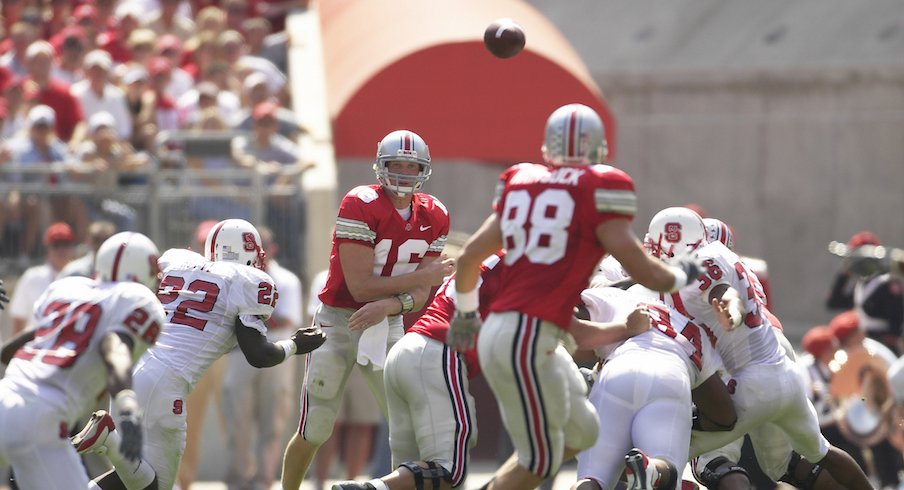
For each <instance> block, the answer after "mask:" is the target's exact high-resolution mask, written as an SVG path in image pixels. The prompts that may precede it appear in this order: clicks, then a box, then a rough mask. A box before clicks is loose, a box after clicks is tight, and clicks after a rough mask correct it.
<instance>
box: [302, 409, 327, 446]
mask: <svg viewBox="0 0 904 490" xmlns="http://www.w3.org/2000/svg"><path fill="white" fill-rule="evenodd" d="M335 423H336V412H335V411H334V410H333V409H331V408H330V407H327V406H317V407H308V412H307V413H306V414H304V424H302V426H301V427H299V430H298V432H299V434H301V437H302V438H304V440H305V441H308V442H310V443H311V444H314V445H317V446H319V445H321V444H323V443H324V442H326V440H327V439H329V438H330V435H331V434H332V433H333V424H335Z"/></svg>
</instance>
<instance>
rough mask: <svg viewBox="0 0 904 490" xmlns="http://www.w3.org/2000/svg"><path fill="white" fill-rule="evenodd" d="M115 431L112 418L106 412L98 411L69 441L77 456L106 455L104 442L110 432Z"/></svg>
mask: <svg viewBox="0 0 904 490" xmlns="http://www.w3.org/2000/svg"><path fill="white" fill-rule="evenodd" d="M115 429H116V424H114V423H113V417H111V416H110V414H109V413H107V411H106V410H98V411H96V412H94V414H93V415H92V416H91V420H89V421H88V424H87V425H85V428H84V429H82V430H81V432H79V433H78V434H76V435H74V436H72V437H71V438H70V440H71V441H72V445H73V446H75V450H76V451H77V452H78V453H79V454H86V453H95V454H106V453H107V446H104V442H106V440H107V436H108V435H110V432H112V431H114V430H115Z"/></svg>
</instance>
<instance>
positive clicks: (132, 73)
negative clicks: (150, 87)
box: [122, 66, 148, 85]
mask: <svg viewBox="0 0 904 490" xmlns="http://www.w3.org/2000/svg"><path fill="white" fill-rule="evenodd" d="M147 79H148V71H147V70H145V69H144V68H143V67H140V66H136V67H134V68H131V69H129V71H127V72H125V73H124V74H123V75H122V83H123V84H125V85H132V84H133V83H135V82H137V81H139V80H145V81H147Z"/></svg>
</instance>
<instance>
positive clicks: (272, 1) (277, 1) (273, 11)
mask: <svg viewBox="0 0 904 490" xmlns="http://www.w3.org/2000/svg"><path fill="white" fill-rule="evenodd" d="M309 3H310V1H309V0H252V1H251V4H252V10H253V11H254V15H260V16H262V17H265V18H267V19H268V20H269V21H270V23H272V24H273V29H274V30H275V31H282V30H284V29H285V28H286V15H288V13H289V11H290V10H293V9H306V8H308V4H309Z"/></svg>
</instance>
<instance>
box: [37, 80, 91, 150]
mask: <svg viewBox="0 0 904 490" xmlns="http://www.w3.org/2000/svg"><path fill="white" fill-rule="evenodd" d="M33 100H34V102H35V103H36V104H44V105H47V106H50V108H51V109H53V111H54V112H55V113H56V126H55V129H56V134H57V136H58V137H59V138H60V139H61V140H63V141H69V139H70V138H72V132H73V131H74V130H75V126H76V125H77V124H78V123H80V122H82V121H83V120H84V119H85V117H84V115H83V113H82V103H81V102H79V100H78V99H76V98H75V97H74V96H73V95H72V94H70V93H69V86H68V85H66V84H65V83H62V82H59V81H56V80H51V81H50V82H49V83H48V84H47V86H46V87H44V88H42V89H40V90H38V92H37V93H36V94H35V96H34V99H33Z"/></svg>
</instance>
